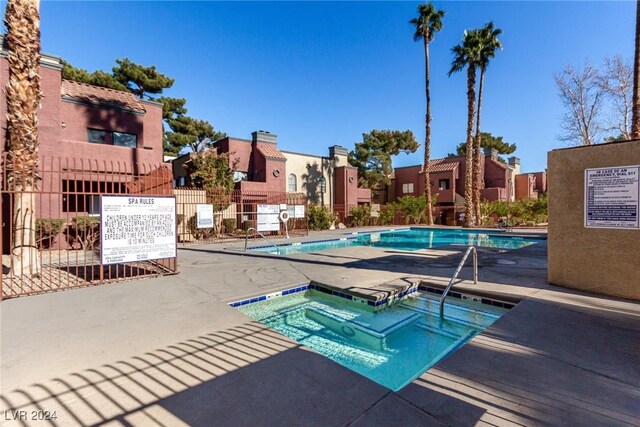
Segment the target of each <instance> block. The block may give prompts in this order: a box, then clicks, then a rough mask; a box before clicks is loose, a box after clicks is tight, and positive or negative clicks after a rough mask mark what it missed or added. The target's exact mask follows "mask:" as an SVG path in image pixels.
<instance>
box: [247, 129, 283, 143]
mask: <svg viewBox="0 0 640 427" xmlns="http://www.w3.org/2000/svg"><path fill="white" fill-rule="evenodd" d="M251 140H252V141H253V142H254V143H256V142H269V143H271V144H275V143H276V142H277V140H278V135H276V134H275V133H271V132H269V131H266V130H258V131H255V132H251Z"/></svg>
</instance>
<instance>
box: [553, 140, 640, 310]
mask: <svg viewBox="0 0 640 427" xmlns="http://www.w3.org/2000/svg"><path fill="white" fill-rule="evenodd" d="M632 165H640V141H629V142H623V143H611V144H601V145H594V146H588V147H577V148H571V149H563V150H554V151H551V152H550V153H549V157H548V171H549V172H548V181H547V184H548V190H549V241H548V245H549V283H551V284H555V285H560V286H566V287H569V288H576V289H581V290H584V291H589V292H596V293H601V294H606V295H611V296H617V297H622V298H631V299H636V300H640V230H638V229H635V230H621V229H611V228H606V229H603V228H586V227H585V225H584V191H585V189H584V186H585V178H584V173H585V172H584V171H585V169H588V168H600V167H619V166H632Z"/></svg>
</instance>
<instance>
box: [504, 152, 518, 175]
mask: <svg viewBox="0 0 640 427" xmlns="http://www.w3.org/2000/svg"><path fill="white" fill-rule="evenodd" d="M507 162H508V163H509V166H511V167H512V168H513V174H514V175H520V158H519V157H516V156H512V157H509V158H508V159H507Z"/></svg>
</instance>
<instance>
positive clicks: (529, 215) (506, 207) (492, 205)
mask: <svg viewBox="0 0 640 427" xmlns="http://www.w3.org/2000/svg"><path fill="white" fill-rule="evenodd" d="M480 210H481V213H482V220H483V221H482V222H483V224H487V225H488V224H490V223H491V219H490V218H489V217H490V216H491V215H497V216H499V217H503V218H509V221H510V222H511V223H512V224H513V225H521V224H524V225H535V224H537V223H540V222H546V221H547V218H548V210H547V196H546V194H543V195H541V196H540V198H538V199H537V200H536V199H522V200H516V201H514V202H511V201H509V202H507V201H504V200H496V201H493V202H487V201H484V202H482V204H481V207H480Z"/></svg>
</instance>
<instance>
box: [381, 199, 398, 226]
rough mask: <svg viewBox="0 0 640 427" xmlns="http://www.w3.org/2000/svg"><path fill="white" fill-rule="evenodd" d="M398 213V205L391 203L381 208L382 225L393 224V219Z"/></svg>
mask: <svg viewBox="0 0 640 427" xmlns="http://www.w3.org/2000/svg"><path fill="white" fill-rule="evenodd" d="M397 213H398V205H397V204H396V203H389V204H387V205H385V206H382V207H381V208H380V218H379V219H380V225H389V224H392V223H393V219H394V218H395V217H396V214H397Z"/></svg>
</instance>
